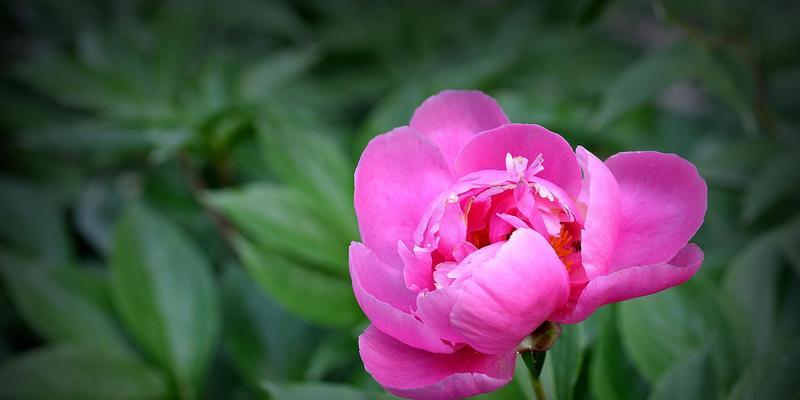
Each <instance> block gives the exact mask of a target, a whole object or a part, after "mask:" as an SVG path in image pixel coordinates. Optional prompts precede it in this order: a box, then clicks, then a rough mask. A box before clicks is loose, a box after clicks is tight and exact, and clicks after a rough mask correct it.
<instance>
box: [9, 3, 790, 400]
mask: <svg viewBox="0 0 800 400" xmlns="http://www.w3.org/2000/svg"><path fill="white" fill-rule="evenodd" d="M0 8H1V9H0V32H2V42H1V44H0V54H2V60H1V61H0V75H1V76H2V80H0V167H1V168H2V171H1V172H0V278H1V280H2V286H0V398H9V399H26V398H30V399H173V398H174V399H181V400H191V399H222V398H232V399H261V398H272V399H282V400H286V399H373V398H390V396H388V395H387V394H385V393H384V392H382V391H381V389H380V387H379V386H378V385H377V384H376V383H375V382H374V381H372V379H371V378H370V377H369V376H368V375H367V374H366V372H365V371H364V370H363V367H362V364H361V362H360V360H359V358H358V353H357V345H356V337H357V335H358V334H359V333H360V331H361V330H363V329H364V328H365V326H366V321H365V318H364V316H363V315H362V314H361V312H360V310H359V308H358V306H357V305H356V303H355V301H354V298H353V295H352V292H351V288H350V281H349V274H348V267H347V252H346V249H347V246H348V244H349V242H350V241H352V240H357V239H358V230H357V225H356V222H355V217H354V213H353V210H352V187H353V182H352V174H353V169H354V166H355V163H356V161H357V159H358V156H359V154H360V152H361V150H362V149H363V147H364V145H365V143H366V142H367V141H368V140H369V139H370V138H371V137H373V136H375V135H378V134H380V133H383V132H385V131H387V130H389V129H391V128H393V127H395V126H399V125H404V124H406V123H407V121H408V119H409V118H410V116H411V114H412V112H413V111H414V108H415V107H416V106H417V105H419V104H420V102H421V101H422V100H423V99H425V98H426V97H427V96H429V95H432V94H434V93H436V92H438V91H440V90H442V89H446V88H463V89H480V90H484V91H486V92H487V93H489V94H491V95H493V96H495V97H496V98H497V100H498V101H499V103H500V104H501V105H502V107H503V108H504V109H505V110H506V112H507V113H508V114H509V116H510V118H511V120H512V121H517V122H532V123H538V124H541V125H544V126H546V127H548V128H549V129H551V130H553V131H555V132H559V133H560V134H562V135H564V136H565V137H566V138H567V139H568V140H569V141H570V142H571V143H572V144H573V145H577V144H580V145H583V146H585V147H587V148H588V149H590V150H591V151H592V152H594V153H595V154H597V155H598V156H600V157H601V158H605V157H607V156H609V155H611V154H613V153H615V152H618V151H625V150H644V149H647V150H659V151H664V152H674V153H677V154H680V155H681V156H683V157H685V158H687V159H689V160H691V161H693V162H694V163H695V164H696V165H697V166H698V168H699V170H700V172H701V174H702V176H703V177H704V178H705V179H706V181H707V182H708V186H709V206H708V213H707V215H706V220H705V224H704V226H703V227H702V229H701V230H700V232H699V233H698V234H697V236H696V237H695V241H696V242H697V243H699V244H700V246H701V247H702V248H703V249H704V251H705V254H706V259H705V263H704V265H703V267H702V269H701V270H700V272H699V273H698V274H697V276H695V277H694V278H693V279H692V280H691V281H690V282H689V283H687V284H685V285H683V286H681V287H679V288H676V289H673V290H669V291H666V292H662V293H660V294H658V295H655V296H651V297H648V298H644V299H639V300H635V301H630V302H627V303H624V304H618V305H614V306H610V307H605V308H604V309H602V310H601V311H599V312H597V313H596V314H595V315H594V316H593V317H592V318H590V319H589V320H587V321H586V322H584V323H582V324H581V325H576V326H568V327H566V329H565V332H564V335H563V336H562V338H561V340H560V341H559V342H558V343H557V345H556V346H555V348H554V349H553V350H552V351H550V352H549V355H548V358H547V362H546V366H545V370H544V372H543V376H544V385H545V388H546V390H547V392H548V393H549V395H550V398H551V399H597V400H612V399H644V398H651V399H673V398H674V399H751V398H752V399H784V398H790V399H791V398H794V399H797V398H800V379H798V376H800V374H799V373H798V370H800V367H798V365H800V336H798V333H800V208H799V207H798V204H800V189H798V187H799V184H800V163H799V162H798V157H800V156H799V155H798V154H800V153H798V151H800V144H799V141H798V129H800V114H798V112H799V111H800V102H798V97H799V96H800V46H799V44H800V24H798V23H797V20H798V18H800V2H797V1H773V0H768V1H757V0H731V1H724V0H712V1H693V0H675V1H672V0H663V1H662V0H653V1H649V2H648V1H638V0H618V1H612V0H579V1H574V2H565V1H558V0H551V1H540V2H535V4H534V2H527V1H470V2H445V1H441V2H426V1H409V2H399V1H398V2H390V1H374V2H368V1H347V0H334V1H326V0H299V1H250V0H227V1H221V0H220V1H146V0H140V1H134V0H116V1H113V0H112V1H100V0H98V1H88V0H75V1H61V0H12V1H8V0H6V1H3V2H2V7H0ZM664 206H665V207H668V206H669V205H668V204H665V205H664ZM666 223H669V222H668V221H667V222H666ZM532 396H533V393H532V390H531V388H530V380H529V378H528V377H527V372H526V370H525V369H524V368H518V373H517V375H516V377H515V379H514V381H513V382H512V383H511V384H509V385H508V386H507V387H506V388H504V389H503V390H501V391H499V392H496V393H494V394H491V395H485V396H482V397H481V398H483V399H497V400H500V399H533V397H532Z"/></svg>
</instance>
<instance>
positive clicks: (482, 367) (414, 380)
mask: <svg viewBox="0 0 800 400" xmlns="http://www.w3.org/2000/svg"><path fill="white" fill-rule="evenodd" d="M358 348H359V352H360V354H361V359H362V360H364V367H365V368H366V369H367V372H369V373H370V375H372V377H373V378H375V380H376V381H378V383H380V384H381V385H382V386H383V387H384V388H386V390H388V391H389V392H391V393H393V394H395V395H398V396H402V397H408V398H412V399H427V400H439V399H441V400H447V399H462V398H465V397H469V396H474V395H477V394H480V393H486V392H490V391H493V390H496V389H498V388H500V387H502V386H504V385H505V384H507V383H508V382H510V381H511V377H512V375H513V374H514V364H515V360H516V353H515V352H513V351H512V352H508V353H505V354H501V355H496V356H491V355H485V354H480V353H478V352H476V351H475V350H472V349H470V348H468V347H463V348H461V349H460V350H459V351H457V352H455V353H452V354H436V353H429V352H427V351H424V350H419V349H415V348H412V347H408V346H406V345H404V344H403V343H401V342H398V341H397V340H395V339H393V338H391V337H389V336H387V335H385V334H383V333H382V332H381V331H379V330H378V329H376V328H375V327H374V326H370V327H368V328H367V330H365V331H364V333H363V334H361V336H359V338H358Z"/></svg>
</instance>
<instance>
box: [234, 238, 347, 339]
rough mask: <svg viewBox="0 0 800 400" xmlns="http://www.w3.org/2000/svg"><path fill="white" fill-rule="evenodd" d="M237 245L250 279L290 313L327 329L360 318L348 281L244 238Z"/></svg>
mask: <svg viewBox="0 0 800 400" xmlns="http://www.w3.org/2000/svg"><path fill="white" fill-rule="evenodd" d="M236 243H237V249H238V251H239V254H240V257H241V258H242V262H243V263H244V266H245V267H246V268H247V271H248V273H249V274H250V276H252V277H253V278H254V279H255V280H256V281H257V282H258V283H259V284H260V285H261V287H263V288H264V290H266V291H267V292H268V293H269V294H271V295H272V296H273V297H275V299H276V300H278V302H280V303H281V304H283V306H284V307H286V308H287V309H288V310H289V311H291V312H293V313H296V314H297V315H299V316H301V317H303V318H306V319H308V320H310V321H314V322H317V323H320V324H323V325H330V326H352V325H353V324H354V323H355V322H356V321H358V320H359V319H360V318H361V313H360V311H359V309H358V306H357V305H356V302H355V298H354V297H353V289H352V287H351V286H350V282H349V280H347V279H343V278H340V277H336V276H331V275H328V274H325V273H323V272H320V271H316V270H314V269H310V268H307V267H305V266H303V265H301V264H298V263H295V262H293V261H291V260H289V259H287V258H284V257H281V256H279V255H277V254H273V253H271V252H270V251H267V250H265V249H262V248H259V247H258V246H256V245H254V244H253V243H251V242H249V241H248V240H246V239H244V238H240V239H239V240H238V241H237V242H236Z"/></svg>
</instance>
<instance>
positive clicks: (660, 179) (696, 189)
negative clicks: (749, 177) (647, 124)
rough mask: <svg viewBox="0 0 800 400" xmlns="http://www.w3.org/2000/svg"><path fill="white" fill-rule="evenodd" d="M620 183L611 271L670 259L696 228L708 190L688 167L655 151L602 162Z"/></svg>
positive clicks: (687, 163)
mask: <svg viewBox="0 0 800 400" xmlns="http://www.w3.org/2000/svg"><path fill="white" fill-rule="evenodd" d="M606 165H608V168H609V169H610V170H611V172H612V173H613V174H614V176H615V177H616V179H617V182H618V183H619V193H620V232H619V237H618V241H617V249H616V250H615V252H614V256H613V258H612V260H611V271H612V272H613V271H616V270H619V269H621V268H626V267H629V266H635V265H648V264H658V263H663V262H666V261H668V260H670V259H671V258H672V257H673V256H674V255H675V254H676V253H677V252H678V250H680V249H681V248H683V247H684V246H685V245H686V243H687V242H688V241H689V239H691V237H692V236H693V235H694V234H695V232H697V229H699V228H700V225H702V223H703V217H704V216H705V213H706V207H707V197H706V196H707V189H706V183H705V181H703V178H701V177H700V175H699V174H698V173H697V168H695V167H694V165H692V163H690V162H688V161H686V160H684V159H682V158H680V157H678V156H676V155H674V154H664V153H658V152H653V151H646V152H632V153H619V154H617V155H614V156H612V157H611V158H609V159H608V160H607V161H606Z"/></svg>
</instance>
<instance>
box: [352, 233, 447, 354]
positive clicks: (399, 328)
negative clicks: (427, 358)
mask: <svg viewBox="0 0 800 400" xmlns="http://www.w3.org/2000/svg"><path fill="white" fill-rule="evenodd" d="M350 277H351V278H352V280H353V292H354V293H355V295H356V300H357V301H358V305H359V306H361V310H362V311H364V314H366V315H367V318H369V319H370V320H371V321H372V323H373V324H374V325H375V326H376V328H378V329H380V330H381V331H383V332H384V333H386V334H387V335H391V336H393V337H394V338H396V339H397V340H400V341H402V342H403V343H405V344H407V345H409V346H413V347H416V348H420V349H425V350H428V351H432V352H437V353H452V352H453V351H454V349H453V347H452V346H449V345H447V344H445V343H444V342H442V340H441V339H440V338H439V336H438V335H437V334H436V333H435V332H434V331H433V330H432V329H430V328H429V327H428V326H426V325H424V324H423V323H422V322H420V321H419V320H418V319H416V318H415V317H414V316H413V315H411V310H412V307H414V306H415V305H416V293H414V292H412V291H410V290H408V288H407V287H406V285H405V282H404V280H403V275H402V272H400V270H398V269H394V268H392V267H390V266H388V265H386V263H384V262H382V261H381V260H379V259H378V257H376V256H375V254H374V253H373V252H372V251H370V249H369V248H367V247H366V246H364V245H363V244H361V243H352V244H351V245H350Z"/></svg>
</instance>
